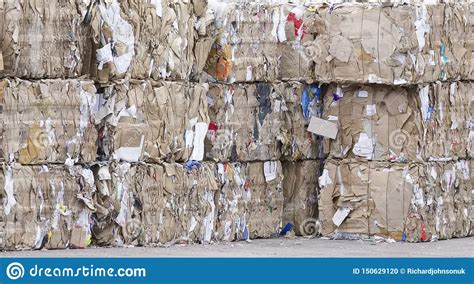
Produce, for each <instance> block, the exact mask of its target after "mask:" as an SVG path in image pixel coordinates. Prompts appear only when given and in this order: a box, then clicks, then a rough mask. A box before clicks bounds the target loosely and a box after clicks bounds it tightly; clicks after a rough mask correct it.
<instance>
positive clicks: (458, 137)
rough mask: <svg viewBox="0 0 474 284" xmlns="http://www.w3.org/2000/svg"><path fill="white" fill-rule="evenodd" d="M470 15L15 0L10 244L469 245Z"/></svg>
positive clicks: (9, 48)
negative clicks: (305, 238)
mask: <svg viewBox="0 0 474 284" xmlns="http://www.w3.org/2000/svg"><path fill="white" fill-rule="evenodd" d="M472 7H474V6H473V5H470V4H464V3H455V4H437V5H421V4H416V5H381V4H340V5H326V4H318V5H311V6H308V5H307V6H303V5H300V4H298V5H297V4H262V3H252V2H248V1H245V2H226V3H224V2H223V1H209V3H208V1H206V0H194V1H178V0H150V1H132V0H127V1H117V0H101V1H79V0H77V1H72V0H69V1H62V2H61V3H59V2H58V1H52V2H48V1H36V2H35V4H34V5H32V4H31V3H30V2H26V1H24V0H9V1H5V3H4V4H3V6H2V5H0V18H1V19H2V22H3V29H2V47H1V50H0V52H1V53H0V76H1V80H0V115H1V116H2V125H1V128H0V130H1V131H0V145H1V147H0V163H1V170H0V199H1V202H2V206H0V208H1V210H0V249H2V250H5V249H6V250H15V249H39V248H51V249H53V248H83V247H86V246H89V245H97V246H123V245H144V246H151V245H164V244H169V243H182V242H186V243H187V242H197V243H203V242H212V241H235V240H247V239H253V238H269V237H273V236H276V235H278V234H279V233H280V232H281V230H282V228H285V229H283V232H285V231H286V230H287V229H288V228H291V227H293V230H294V231H295V233H296V234H297V235H315V234H317V233H318V231H320V232H321V233H322V234H324V235H331V234H345V233H351V234H360V235H379V236H384V237H391V238H394V239H397V240H401V239H405V240H407V241H425V240H433V239H448V238H452V237H464V236H467V235H469V234H470V231H471V229H470V226H471V224H472V222H471V217H470V216H471V211H472V210H471V202H472V189H473V184H472V183H473V178H472V176H473V174H472V172H473V171H472V168H473V163H472V162H471V157H472V154H473V152H474V146H473V140H474V130H473V123H472V114H473V110H474V104H473V100H474V95H473V94H474V93H473V92H472V91H471V90H472V86H471V85H472V83H471V82H470V80H471V76H472V75H471V73H472V71H471V68H472V67H471V65H472V64H471V57H472V50H473V47H472V44H471V42H472V40H471V37H472V34H471V9H472ZM308 130H309V131H308Z"/></svg>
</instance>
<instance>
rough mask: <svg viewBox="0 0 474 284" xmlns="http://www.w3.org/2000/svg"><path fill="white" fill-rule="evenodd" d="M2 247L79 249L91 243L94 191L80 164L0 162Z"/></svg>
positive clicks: (87, 173) (86, 172)
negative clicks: (24, 164)
mask: <svg viewBox="0 0 474 284" xmlns="http://www.w3.org/2000/svg"><path fill="white" fill-rule="evenodd" d="M0 176H2V178H1V179H0V181H1V182H2V184H1V185H0V186H1V189H2V193H1V194H0V196H1V197H2V199H3V201H2V203H3V204H4V207H3V210H2V216H1V219H2V220H3V222H0V223H1V224H2V229H1V230H0V232H1V235H2V236H1V237H0V240H1V243H0V247H1V249H2V250H19V249H40V248H47V249H64V248H70V247H76V248H84V247H87V246H88V245H89V244H90V238H91V224H90V216H91V213H92V211H93V210H94V207H93V205H92V194H93V192H94V190H95V187H94V179H93V176H92V172H91V171H90V170H88V169H85V168H81V167H79V166H75V167H71V168H69V169H68V168H66V167H64V166H20V165H18V164H12V165H5V164H3V165H2V170H1V173H0Z"/></svg>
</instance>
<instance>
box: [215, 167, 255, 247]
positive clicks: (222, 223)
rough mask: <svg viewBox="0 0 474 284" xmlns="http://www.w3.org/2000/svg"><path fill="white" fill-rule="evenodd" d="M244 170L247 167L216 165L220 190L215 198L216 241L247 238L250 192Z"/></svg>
mask: <svg viewBox="0 0 474 284" xmlns="http://www.w3.org/2000/svg"><path fill="white" fill-rule="evenodd" d="M246 169H247V165H246V164H241V163H218V164H217V177H218V181H219V185H220V189H219V192H218V196H217V197H216V211H217V220H216V231H215V238H216V240H222V241H239V240H243V239H244V237H247V236H245V233H246V229H247V226H248V223H247V222H248V220H249V217H250V211H249V203H250V199H251V194H252V192H251V191H250V187H249V182H248V179H247V170H246Z"/></svg>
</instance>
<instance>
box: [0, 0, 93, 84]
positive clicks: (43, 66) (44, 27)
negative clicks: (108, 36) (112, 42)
mask: <svg viewBox="0 0 474 284" xmlns="http://www.w3.org/2000/svg"><path fill="white" fill-rule="evenodd" d="M0 18H1V21H2V27H3V29H2V35H1V38H2V45H1V50H0V63H1V62H3V64H0V76H2V77H3V76H11V77H21V78H28V79H45V78H74V77H79V76H81V75H87V74H88V73H89V69H90V64H91V57H92V54H91V52H92V42H91V40H90V39H89V34H90V27H89V26H88V23H87V21H88V18H89V15H88V7H87V6H86V5H85V4H76V1H73V0H66V1H47V0H39V1H35V2H34V3H30V1H25V0H20V1H18V0H6V1H3V3H2V5H1V7H0Z"/></svg>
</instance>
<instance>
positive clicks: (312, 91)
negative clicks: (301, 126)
mask: <svg viewBox="0 0 474 284" xmlns="http://www.w3.org/2000/svg"><path fill="white" fill-rule="evenodd" d="M321 94H322V88H320V87H319V85H318V84H311V85H309V86H307V87H306V88H304V91H303V96H302V97H301V106H302V108H303V116H304V118H305V119H306V120H308V119H310V118H311V111H310V107H309V106H310V104H311V102H312V101H314V99H319V97H320V96H321Z"/></svg>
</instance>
